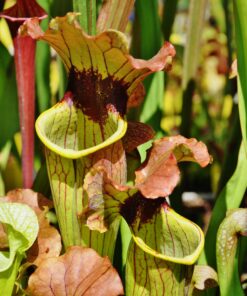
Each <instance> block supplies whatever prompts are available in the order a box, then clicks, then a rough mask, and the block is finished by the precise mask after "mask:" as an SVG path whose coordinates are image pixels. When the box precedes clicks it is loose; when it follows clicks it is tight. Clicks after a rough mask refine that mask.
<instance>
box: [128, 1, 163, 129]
mask: <svg viewBox="0 0 247 296" xmlns="http://www.w3.org/2000/svg"><path fill="white" fill-rule="evenodd" d="M161 44H162V33H161V23H160V18H159V14H158V1H157V0H153V1H142V0H137V1H136V2H135V22H134V32H133V38H132V52H133V55H134V56H136V57H139V58H142V59H147V58H151V57H152V56H153V55H154V54H155V53H156V52H157V51H158V50H159V48H160V46H161ZM144 86H145V89H146V96H145V100H144V102H143V104H142V106H141V107H140V108H139V110H138V112H137V113H139V114H136V116H135V117H136V118H135V120H136V119H137V118H138V119H140V121H142V122H144V123H148V124H150V125H151V126H152V127H153V129H154V130H155V131H159V130H160V121H161V118H162V112H163V111H162V110H163V98H164V73H163V72H159V73H155V74H153V75H152V76H150V77H148V78H147V79H145V81H144ZM133 119H134V118H133Z"/></svg>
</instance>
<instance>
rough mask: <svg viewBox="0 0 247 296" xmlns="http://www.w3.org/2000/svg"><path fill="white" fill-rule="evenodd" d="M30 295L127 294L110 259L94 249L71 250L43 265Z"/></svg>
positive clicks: (33, 279) (31, 281) (31, 282)
mask: <svg viewBox="0 0 247 296" xmlns="http://www.w3.org/2000/svg"><path fill="white" fill-rule="evenodd" d="M28 292H29V293H31V295H33V296H41V295H46V296H52V295H53V296H61V295H71V296H76V295H85V296H87V295H88V296H89V295H95V296H97V295H98V296H99V295H109V296H117V295H121V294H123V287H122V283H121V280H120V278H119V276H118V274H117V272H116V270H115V269H114V268H113V267H112V265H111V262H110V260H109V259H108V258H106V257H105V258H102V257H100V256H99V255H98V254H97V253H96V252H95V251H94V250H93V249H89V248H81V247H71V248H69V249H68V251H67V252H66V253H65V254H64V255H63V256H60V257H59V258H50V259H46V260H44V261H43V262H42V263H41V264H40V266H39V267H38V268H37V269H36V271H35V272H34V273H33V274H32V275H31V277H30V278H29V282H28Z"/></svg>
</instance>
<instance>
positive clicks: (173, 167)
mask: <svg viewBox="0 0 247 296" xmlns="http://www.w3.org/2000/svg"><path fill="white" fill-rule="evenodd" d="M181 161H193V162H197V163H198V164H199V165H200V166H202V167H204V166H206V165H208V164H209V163H210V161H211V158H210V155H209V154H208V151H207V148H206V146H205V144H203V143H202V142H198V141H197V140H196V139H193V138H192V139H186V138H184V137H182V136H174V137H166V138H162V139H160V140H156V141H154V143H153V147H151V149H150V150H149V153H148V157H147V160H146V161H145V163H144V164H143V165H142V166H141V168H140V169H138V170H137V171H136V186H137V187H138V188H139V190H140V191H141V192H142V194H143V195H144V196H145V197H147V198H157V197H160V196H162V197H167V196H168V195H169V194H171V192H172V191H173V189H174V187H175V186H176V185H177V183H178V181H179V175H180V172H179V169H178V166H177V162H181Z"/></svg>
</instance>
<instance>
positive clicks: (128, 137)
mask: <svg viewBox="0 0 247 296" xmlns="http://www.w3.org/2000/svg"><path fill="white" fill-rule="evenodd" d="M153 137H154V131H153V129H152V128H151V127H150V126H148V125H147V124H144V123H141V122H132V121H129V122H128V128H127V131H126V134H125V135H124V137H123V138H122V142H123V146H124V150H125V151H126V152H131V151H133V150H134V149H136V148H137V147H138V146H139V145H141V144H143V143H146V142H147V141H149V140H152V139H153Z"/></svg>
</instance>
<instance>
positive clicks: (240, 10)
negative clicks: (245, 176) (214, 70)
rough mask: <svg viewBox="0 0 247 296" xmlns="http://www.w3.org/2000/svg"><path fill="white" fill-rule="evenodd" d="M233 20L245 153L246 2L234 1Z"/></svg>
mask: <svg viewBox="0 0 247 296" xmlns="http://www.w3.org/2000/svg"><path fill="white" fill-rule="evenodd" d="M233 4H234V19H235V30H236V44H237V61H238V74H239V79H238V100H239V115H240V124H241V130H242V135H243V141H244V146H245V151H246V153H247V119H246V115H247V84H246V81H247V67H246V65H247V31H246V26H247V19H246V14H247V2H246V1H245V0H234V1H233Z"/></svg>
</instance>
